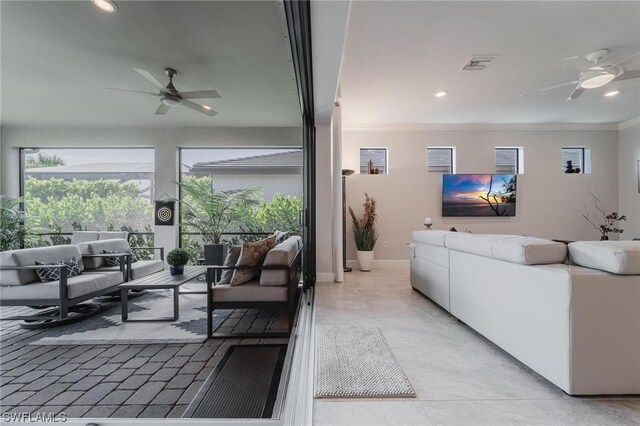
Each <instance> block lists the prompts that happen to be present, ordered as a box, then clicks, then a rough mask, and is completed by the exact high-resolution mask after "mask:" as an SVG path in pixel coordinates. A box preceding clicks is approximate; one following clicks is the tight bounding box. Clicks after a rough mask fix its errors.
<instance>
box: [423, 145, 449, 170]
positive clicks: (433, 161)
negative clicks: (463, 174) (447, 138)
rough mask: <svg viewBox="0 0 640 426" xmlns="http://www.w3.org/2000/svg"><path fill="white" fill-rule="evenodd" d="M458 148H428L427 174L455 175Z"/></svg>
mask: <svg viewBox="0 0 640 426" xmlns="http://www.w3.org/2000/svg"><path fill="white" fill-rule="evenodd" d="M455 158H456V148H455V147H445V146H438V147H435V146H431V147H428V148H427V172H429V173H455V172H456V164H455V163H456V162H455Z"/></svg>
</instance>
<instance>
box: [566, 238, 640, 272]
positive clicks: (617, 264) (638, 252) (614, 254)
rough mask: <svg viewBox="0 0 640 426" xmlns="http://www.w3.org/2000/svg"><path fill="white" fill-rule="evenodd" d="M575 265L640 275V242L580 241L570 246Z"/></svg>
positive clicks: (570, 253)
mask: <svg viewBox="0 0 640 426" xmlns="http://www.w3.org/2000/svg"><path fill="white" fill-rule="evenodd" d="M569 255H570V256H571V260H573V262H574V263H576V264H577V265H580V266H584V267H587V268H592V269H600V270H602V271H607V272H611V273H612V274H621V275H640V241H578V242H575V243H571V244H569Z"/></svg>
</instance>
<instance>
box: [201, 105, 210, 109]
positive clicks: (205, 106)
mask: <svg viewBox="0 0 640 426" xmlns="http://www.w3.org/2000/svg"><path fill="white" fill-rule="evenodd" d="M202 108H204V109H206V110H211V107H210V106H209V105H202Z"/></svg>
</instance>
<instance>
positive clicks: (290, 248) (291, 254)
mask: <svg viewBox="0 0 640 426" xmlns="http://www.w3.org/2000/svg"><path fill="white" fill-rule="evenodd" d="M301 246H302V237H300V236H298V235H295V236H293V237H289V238H287V239H286V240H284V241H283V242H281V243H280V244H278V245H277V246H275V247H274V248H272V249H271V250H269V252H268V253H267V256H266V257H265V258H264V262H263V263H262V266H288V265H289V264H290V263H291V262H292V261H293V259H295V257H296V254H298V250H299V249H300V247H301ZM293 272H294V273H297V271H293ZM287 284H288V282H287V271H284V270H271V271H270V270H262V273H261V274H260V285H266V286H277V285H287Z"/></svg>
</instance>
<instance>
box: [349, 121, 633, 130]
mask: <svg viewBox="0 0 640 426" xmlns="http://www.w3.org/2000/svg"><path fill="white" fill-rule="evenodd" d="M629 121H631V120H629ZM625 123H627V122H625ZM618 128H619V125H618V123H593V124H592V123H540V124H537V123H513V124H511V123H506V124H497V123H496V124H494V123H487V124H344V125H343V126H342V130H343V131H352V132H358V131H360V132H362V131H387V132H394V131H406V132H421V131H482V130H485V131H550V130H555V131H560V130H566V131H571V130H618Z"/></svg>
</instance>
